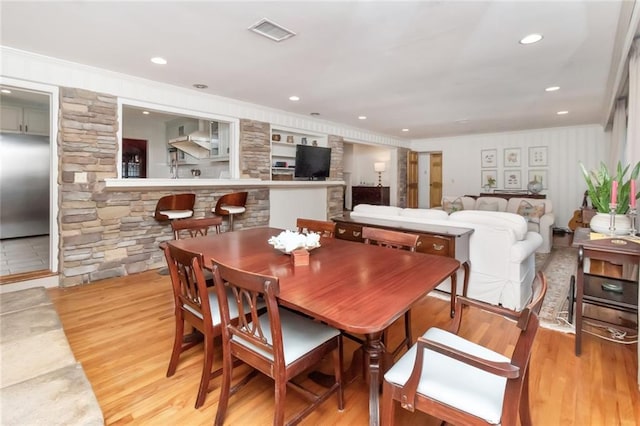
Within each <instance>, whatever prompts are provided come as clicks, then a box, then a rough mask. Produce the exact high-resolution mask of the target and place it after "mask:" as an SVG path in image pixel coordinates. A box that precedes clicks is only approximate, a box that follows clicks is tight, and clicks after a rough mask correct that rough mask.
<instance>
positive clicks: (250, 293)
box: [212, 259, 284, 368]
mask: <svg viewBox="0 0 640 426" xmlns="http://www.w3.org/2000/svg"><path fill="white" fill-rule="evenodd" d="M212 263H213V281H214V285H215V287H216V288H217V291H218V300H222V301H225V300H226V299H224V298H223V297H222V295H223V294H224V292H225V291H226V290H225V288H231V290H232V293H233V295H234V297H233V300H229V303H235V304H236V306H237V309H238V312H239V313H240V315H239V321H238V323H237V325H235V324H232V323H231V319H230V316H229V305H228V303H226V302H223V303H220V316H221V320H222V324H223V327H222V340H223V347H225V345H229V348H230V346H233V345H236V343H235V342H234V341H233V339H232V337H233V336H235V337H237V338H239V339H242V340H244V341H246V342H249V343H251V344H253V345H255V346H257V347H258V348H260V349H261V350H262V351H264V352H266V353H267V354H269V355H270V356H271V357H272V359H273V362H274V363H275V365H276V367H277V368H280V367H284V349H283V346H282V330H281V323H280V313H279V311H278V303H277V300H276V297H277V296H278V294H279V292H280V286H279V281H278V278H277V277H272V276H268V275H260V274H254V273H251V272H247V271H241V270H239V269H235V268H232V267H230V266H226V265H224V264H221V263H219V262H217V261H215V260H214V259H212ZM259 300H263V301H264V302H265V304H266V306H267V317H268V318H269V326H270V328H269V332H270V335H271V343H269V342H268V340H267V338H266V333H265V324H264V322H263V319H264V318H265V316H262V317H260V313H259V309H258V301H259ZM246 306H248V307H249V309H250V312H245V311H246V309H245V307H246ZM246 314H250V315H246ZM246 317H248V318H246Z"/></svg>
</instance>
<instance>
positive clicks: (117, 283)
mask: <svg viewBox="0 0 640 426" xmlns="http://www.w3.org/2000/svg"><path fill="white" fill-rule="evenodd" d="M49 294H50V296H51V298H52V300H53V302H54V304H55V306H56V309H57V310H58V313H59V314H60V318H61V320H62V323H63V326H64V329H65V332H66V334H67V337H68V339H69V342H70V344H71V347H72V349H73V352H74V354H75V356H76V358H77V359H78V361H79V362H81V363H82V365H83V367H84V370H85V372H86V374H87V376H88V378H89V380H90V382H91V384H92V385H93V389H94V391H95V394H96V396H97V399H98V402H99V403H100V406H101V408H102V411H103V413H104V417H105V420H106V423H107V424H125V423H126V424H150V425H151V424H152V425H201V424H202V425H210V424H212V423H213V419H214V417H215V413H216V407H217V399H218V395H217V390H216V389H215V387H216V386H217V381H214V382H213V386H214V390H213V391H212V392H211V393H210V394H209V395H208V397H207V400H206V402H205V404H204V406H203V407H202V408H201V409H199V410H196V409H194V408H193V405H194V402H195V396H196V391H197V386H198V382H199V378H200V371H201V362H202V351H201V347H199V346H198V347H195V348H193V349H191V351H190V352H189V353H187V354H184V358H183V360H182V361H181V363H180V364H179V366H178V371H177V373H176V374H175V375H174V376H173V377H171V378H167V377H166V376H165V373H166V368H167V365H168V361H169V354H170V350H171V343H172V337H173V300H172V295H171V289H170V281H169V278H168V277H167V276H162V275H159V274H157V273H156V272H145V273H142V274H139V275H133V276H128V277H124V278H117V279H109V280H104V281H102V282H99V283H96V284H91V285H86V286H81V287H76V288H69V289H59V288H56V289H50V290H49ZM413 319H414V324H413V325H414V328H415V332H414V334H415V335H418V333H419V334H421V333H423V332H424V331H425V330H426V329H427V328H428V327H431V326H434V325H437V326H444V325H446V324H447V323H448V316H447V302H444V301H441V300H437V299H435V298H430V297H427V298H425V299H424V300H423V301H422V302H421V303H420V305H419V306H418V307H416V308H415V309H414V311H413ZM465 320H466V322H465V326H464V330H463V333H464V335H466V336H467V337H470V338H474V339H477V341H479V342H480V343H482V344H485V345H488V346H490V347H492V348H494V349H495V350H499V351H502V352H505V351H508V350H509V348H510V346H509V341H510V340H512V337H513V335H514V334H513V330H512V329H511V328H510V327H511V326H510V325H509V324H506V322H505V321H503V320H500V319H498V318H495V317H492V316H489V315H485V314H482V313H478V312H473V311H471V312H469V313H465ZM345 347H346V350H345V358H347V359H349V358H350V355H349V354H350V353H351V350H352V349H353V346H350V345H349V344H348V343H346V344H345ZM43 351H46V348H43ZM219 361H220V353H219V352H216V363H217V364H218V365H219ZM637 367H638V366H637V358H636V345H635V344H634V345H628V346H624V345H620V344H616V343H610V342H606V341H602V340H599V339H596V338H594V337H589V336H585V338H584V344H583V354H582V356H581V357H579V358H578V357H576V356H575V355H574V353H573V336H572V335H565V334H561V333H558V332H555V331H551V330H546V329H542V330H541V331H540V332H539V334H538V337H537V341H536V343H535V349H534V353H533V357H532V364H531V386H532V390H531V395H532V401H531V407H532V413H533V421H534V424H537V425H635V424H640V408H639V407H640V401H639V393H638V387H637V384H636V372H637ZM323 370H326V371H327V372H329V371H330V368H329V366H328V365H327V366H324V367H323ZM367 396H368V390H367V387H366V386H365V385H364V383H363V382H362V380H356V381H355V382H354V383H352V384H350V385H349V386H347V387H346V389H345V410H344V411H343V412H338V411H337V404H336V401H335V398H331V399H329V400H328V401H326V402H325V403H324V404H323V405H322V406H321V407H320V409H319V410H317V411H316V412H314V413H313V414H312V415H311V416H310V417H308V418H307V419H306V420H305V421H304V422H303V424H306V425H334V424H338V425H366V424H367V423H368V406H367V404H368V399H367ZM287 397H288V406H287V407H288V409H290V411H289V414H290V413H292V412H293V410H297V409H298V408H299V407H300V404H301V401H300V399H299V398H298V396H297V395H296V394H295V393H289V394H288V395H287ZM272 414H273V387H272V384H271V382H270V381H269V380H268V379H265V378H263V377H258V378H256V379H253V381H251V382H250V384H249V385H248V386H246V387H245V388H244V390H243V391H241V393H239V394H238V395H236V396H234V397H233V398H232V400H231V403H230V406H229V410H228V415H227V419H226V424H234V425H268V424H271V423H272ZM397 420H398V421H397V423H398V424H402V425H413V424H418V423H419V424H426V425H437V424H439V422H438V421H437V420H435V419H432V418H429V417H428V416H425V415H422V414H419V413H415V414H412V413H408V412H406V411H405V410H402V409H399V410H398V419H397Z"/></svg>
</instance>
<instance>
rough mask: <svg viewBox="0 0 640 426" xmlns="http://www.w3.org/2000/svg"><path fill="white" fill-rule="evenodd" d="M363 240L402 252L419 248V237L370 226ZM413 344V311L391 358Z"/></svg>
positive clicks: (385, 337)
mask: <svg viewBox="0 0 640 426" xmlns="http://www.w3.org/2000/svg"><path fill="white" fill-rule="evenodd" d="M362 238H363V239H364V243H365V244H375V245H379V246H382V247H388V248H393V249H400V250H409V251H416V248H417V247H418V239H419V238H420V236H419V235H416V234H408V233H405V232H399V231H392V230H390V229H382V228H371V227H368V226H363V227H362ZM388 334H389V329H388V328H387V329H386V330H385V331H384V334H383V339H382V341H383V344H384V345H385V346H386V345H387V341H388ZM412 344H413V337H412V334H411V309H409V310H407V312H405V313H404V338H403V339H402V341H401V342H400V343H399V344H398V346H396V348H395V349H394V350H393V351H389V352H390V353H391V357H392V358H393V359H395V358H396V357H397V356H398V355H399V354H400V352H401V351H402V349H403V347H405V346H406V348H407V349H409V348H411V345H412Z"/></svg>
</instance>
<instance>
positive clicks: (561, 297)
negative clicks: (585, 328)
mask: <svg viewBox="0 0 640 426" xmlns="http://www.w3.org/2000/svg"><path fill="white" fill-rule="evenodd" d="M577 256H578V251H577V249H575V248H571V247H554V248H553V249H552V250H551V253H548V254H546V255H542V254H536V271H539V270H542V272H543V273H544V275H545V276H546V277H547V285H548V288H547V295H546V296H545V298H544V302H543V303H542V309H540V325H541V326H542V327H544V328H550V329H553V330H558V331H561V332H563V333H575V327H574V325H573V324H570V323H569V322H568V320H567V319H568V310H569V299H568V296H569V283H570V282H571V276H572V275H575V273H576V268H577Z"/></svg>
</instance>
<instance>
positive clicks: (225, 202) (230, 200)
mask: <svg viewBox="0 0 640 426" xmlns="http://www.w3.org/2000/svg"><path fill="white" fill-rule="evenodd" d="M248 195H249V193H248V192H232V193H230V194H225V195H223V196H222V197H220V198H218V201H217V202H216V206H215V207H214V208H213V210H212V211H213V213H215V214H217V215H218V216H229V231H233V217H234V216H235V215H237V214H241V213H244V212H245V211H247V208H246V207H245V206H246V204H247V196H248Z"/></svg>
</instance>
